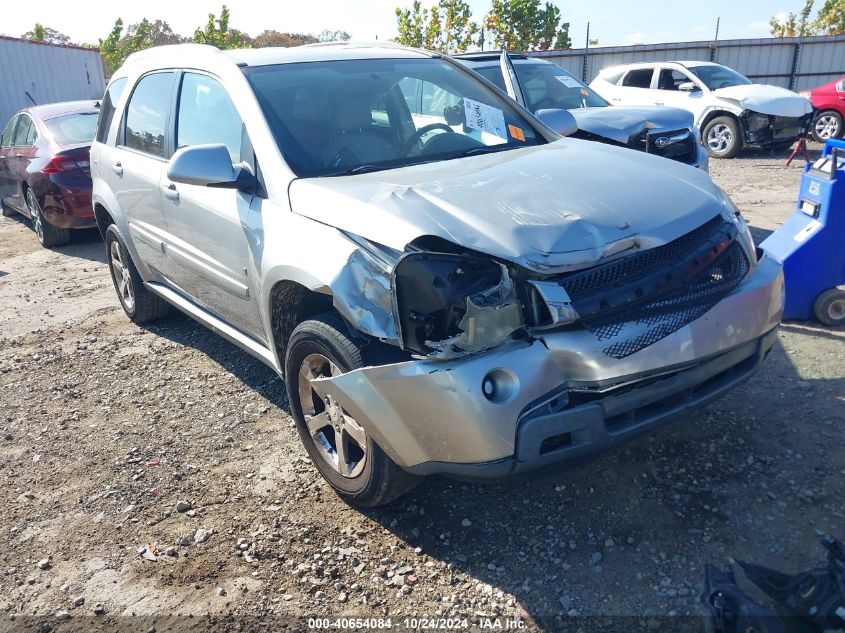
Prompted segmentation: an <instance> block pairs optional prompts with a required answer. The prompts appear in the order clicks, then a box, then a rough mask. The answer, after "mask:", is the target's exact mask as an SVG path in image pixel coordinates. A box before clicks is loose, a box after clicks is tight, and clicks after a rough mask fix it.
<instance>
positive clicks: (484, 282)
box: [394, 253, 523, 357]
mask: <svg viewBox="0 0 845 633" xmlns="http://www.w3.org/2000/svg"><path fill="white" fill-rule="evenodd" d="M394 287H395V294H396V304H397V312H398V316H399V326H400V331H401V337H402V341H403V345H404V347H405V349H407V350H410V351H412V352H415V353H418V354H426V355H432V356H437V357H445V356H454V355H459V354H462V353H467V352H473V351H478V350H481V349H486V348H489V347H495V346H496V345H500V344H501V343H503V342H505V341H506V340H508V338H509V337H510V335H512V334H513V333H514V332H515V331H516V330H518V329H519V328H521V327H522V325H523V315H522V307H521V305H520V303H519V301H518V299H517V294H516V288H515V285H514V282H513V280H512V279H511V278H510V276H509V275H508V271H507V268H505V267H504V266H503V265H501V264H498V263H496V262H494V261H492V260H487V259H483V258H480V257H477V256H474V255H466V256H463V255H452V254H443V253H412V254H410V255H407V256H405V257H403V258H402V260H401V261H400V262H399V263H398V264H397V265H396V269H395V272H394Z"/></svg>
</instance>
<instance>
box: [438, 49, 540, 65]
mask: <svg viewBox="0 0 845 633" xmlns="http://www.w3.org/2000/svg"><path fill="white" fill-rule="evenodd" d="M501 56H502V51H501V50H498V51H495V50H494V51H475V52H473V53H457V54H455V55H452V57H454V58H455V59H465V60H468V61H479V62H480V61H487V60H488V59H499V58H500V57H501ZM508 57H510V58H511V59H527V57H526V56H525V55H523V54H522V53H510V52H509V53H508Z"/></svg>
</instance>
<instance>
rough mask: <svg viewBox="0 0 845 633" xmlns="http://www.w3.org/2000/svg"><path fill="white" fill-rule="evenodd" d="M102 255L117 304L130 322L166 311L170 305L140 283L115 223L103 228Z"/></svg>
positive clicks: (164, 313) (149, 317)
mask: <svg viewBox="0 0 845 633" xmlns="http://www.w3.org/2000/svg"><path fill="white" fill-rule="evenodd" d="M106 258H107V259H108V264H109V272H110V273H111V280H112V283H113V284H114V289H115V291H116V292H117V298H118V300H119V301H120V306H121V307H122V308H123V311H124V312H125V313H126V316H128V317H129V319H130V320H131V321H132V322H133V323H138V324H141V323H147V322H149V321H154V320H156V319H160V318H161V317H163V316H165V315H166V314H167V313H168V312H170V304H168V303H167V302H166V301H165V300H164V299H162V298H161V297H159V296H158V295H156V294H153V293H152V292H150V291H149V290H148V289H147V287H146V286H145V285H144V282H143V280H142V279H141V275H139V274H138V269H137V268H136V267H135V263H134V262H133V261H132V258H131V257H130V256H129V251H128V250H127V249H126V244H125V243H124V241H123V236H122V235H121V234H120V231H119V230H118V229H117V226H116V225H114V224H111V225H110V226H109V228H108V229H107V230H106Z"/></svg>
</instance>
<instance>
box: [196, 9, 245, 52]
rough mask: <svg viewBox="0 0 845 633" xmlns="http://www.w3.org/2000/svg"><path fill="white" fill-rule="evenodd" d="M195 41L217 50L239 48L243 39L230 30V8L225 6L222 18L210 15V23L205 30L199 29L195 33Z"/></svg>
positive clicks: (207, 23) (221, 12)
mask: <svg viewBox="0 0 845 633" xmlns="http://www.w3.org/2000/svg"><path fill="white" fill-rule="evenodd" d="M193 41H194V42H196V43H197V44H209V45H211V46H216V47H217V48H221V49H227V48H239V47H240V46H241V38H240V37H239V33H238V32H237V31H234V30H231V29H229V8H228V7H227V6H226V5H225V4H224V5H223V8H222V9H221V11H220V17H219V18H218V17H216V16H215V15H214V14H213V13H209V14H208V22H206V24H205V28H204V29H201V28H197V29H196V30H195V31H194V38H193Z"/></svg>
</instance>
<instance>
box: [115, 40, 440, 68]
mask: <svg viewBox="0 0 845 633" xmlns="http://www.w3.org/2000/svg"><path fill="white" fill-rule="evenodd" d="M436 56H437V54H436V53H429V52H427V51H423V50H418V49H415V48H407V47H404V46H399V45H397V44H394V43H393V42H384V43H372V42H331V43H326V44H312V45H308V46H293V47H290V48H281V47H270V48H237V49H232V50H226V51H221V50H218V49H217V48H215V47H213V46H208V45H205V44H174V45H170V46H156V47H154V48H148V49H146V50H143V51H140V52H138V53H133V54H132V55H130V56H129V57H128V58H127V60H126V65H132V64H136V63H139V62H145V63H146V64H147V65H150V64H151V63H154V62H155V61H156V60H162V61H163V62H166V63H167V65H168V66H174V65H175V66H179V65H182V64H198V63H202V62H203V61H205V62H207V63H220V61H221V60H226V59H228V60H229V61H231V62H233V63H234V64H236V65H238V66H268V65H271V64H292V63H297V62H316V61H333V60H343V59H388V58H389V59H397V58H409V59H414V58H427V57H428V58H430V57H436Z"/></svg>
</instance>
